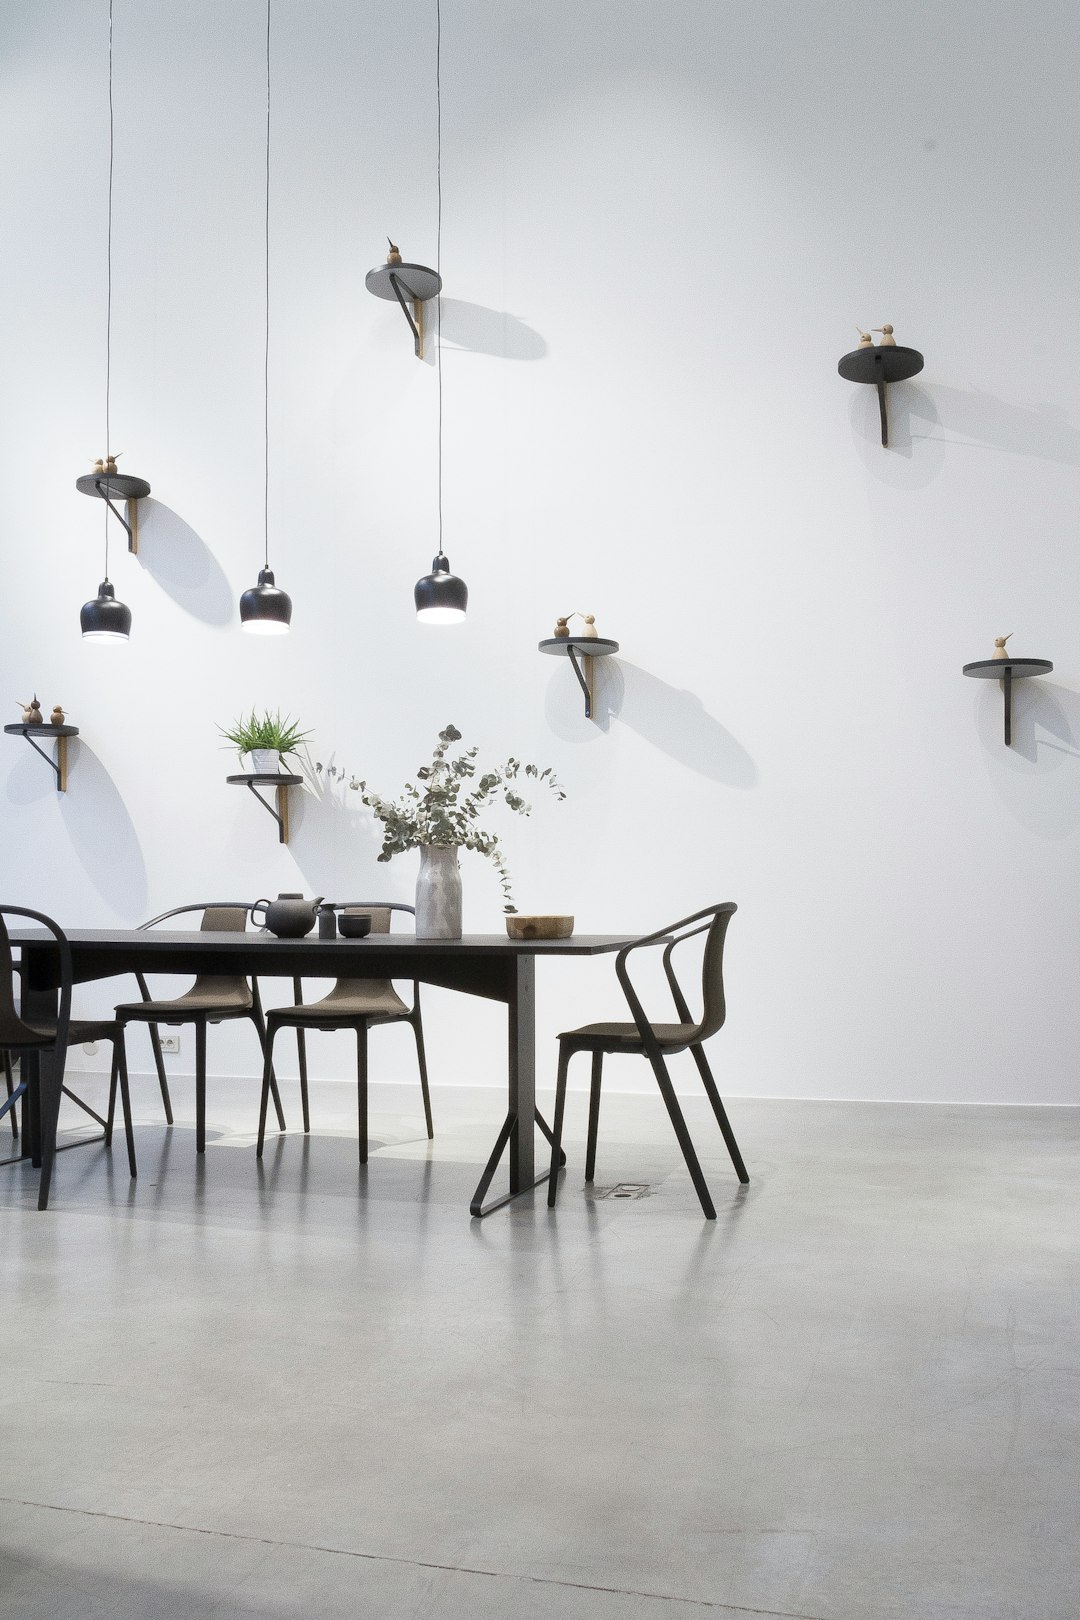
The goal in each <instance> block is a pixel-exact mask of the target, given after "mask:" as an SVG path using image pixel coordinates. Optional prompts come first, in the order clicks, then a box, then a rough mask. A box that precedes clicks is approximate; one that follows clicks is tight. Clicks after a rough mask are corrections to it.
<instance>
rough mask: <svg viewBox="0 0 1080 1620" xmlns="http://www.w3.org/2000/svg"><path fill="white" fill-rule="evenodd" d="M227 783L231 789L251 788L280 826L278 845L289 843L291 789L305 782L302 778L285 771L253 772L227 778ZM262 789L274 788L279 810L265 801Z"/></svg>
mask: <svg viewBox="0 0 1080 1620" xmlns="http://www.w3.org/2000/svg"><path fill="white" fill-rule="evenodd" d="M225 780H226V782H228V783H229V785H230V786H231V787H246V788H250V790H251V792H252V793H253V794H254V795H255V797H256V798H257V799H258V801H259V803H260V804H261V805H262V807H263V809H264V810H266V811H268V812H269V814H270V815H272V816H273V818H274V820H275V821H276V822H277V824H278V843H279V844H287V843H288V842H289V789H290V788H291V787H299V786H300V784H301V783H302V782H303V780H304V778H303V777H302V776H289V775H287V774H286V773H285V772H284V771H251V772H245V773H244V775H243V776H227V777H226V778H225ZM260 787H272V788H273V789H274V797H275V799H276V801H277V809H276V810H275V809H274V806H273V805H272V804H271V803H270V801H269V800H268V799H264V798H263V796H262V794H261V793H260V792H259V788H260Z"/></svg>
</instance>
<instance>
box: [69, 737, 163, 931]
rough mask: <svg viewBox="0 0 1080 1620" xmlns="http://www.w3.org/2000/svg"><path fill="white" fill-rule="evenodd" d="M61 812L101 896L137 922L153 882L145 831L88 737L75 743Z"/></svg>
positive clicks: (119, 911) (111, 905)
mask: <svg viewBox="0 0 1080 1620" xmlns="http://www.w3.org/2000/svg"><path fill="white" fill-rule="evenodd" d="M70 747H71V754H70V758H69V761H68V791H67V793H65V794H63V795H62V798H61V806H60V813H61V816H62V817H63V821H64V826H65V827H66V828H67V831H68V836H69V837H70V839H71V845H72V848H73V849H74V851H75V853H76V855H77V856H78V858H79V860H80V862H81V864H82V867H83V870H84V871H85V872H86V875H87V877H88V878H89V879H90V881H91V883H92V884H93V885H94V888H95V889H96V890H97V892H98V893H99V894H100V896H101V898H102V899H103V900H104V901H105V902H106V904H107V905H109V906H110V907H111V909H112V910H113V911H115V912H116V913H117V914H118V915H119V916H121V917H125V918H127V919H129V920H130V921H131V922H133V923H138V922H142V921H143V920H144V918H145V917H146V912H147V899H148V893H149V889H148V885H147V880H146V863H145V861H144V860H143V854H142V848H141V846H140V844H139V835H138V833H137V832H136V831H135V824H134V822H133V821H132V819H131V817H130V816H129V815H128V812H127V806H126V805H125V804H124V801H123V799H122V798H121V797H120V793H119V791H118V790H117V787H116V784H115V783H114V781H113V779H112V777H111V776H110V775H109V773H108V771H107V770H106V769H105V767H104V765H103V764H102V763H101V761H100V759H98V757H97V755H96V754H95V753H94V752H93V750H92V749H91V748H88V747H87V745H86V743H84V742H83V740H82V738H81V737H80V738H77V739H76V740H75V741H74V742H73V743H72V744H71V745H70Z"/></svg>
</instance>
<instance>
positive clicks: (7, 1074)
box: [4, 1052, 19, 1142]
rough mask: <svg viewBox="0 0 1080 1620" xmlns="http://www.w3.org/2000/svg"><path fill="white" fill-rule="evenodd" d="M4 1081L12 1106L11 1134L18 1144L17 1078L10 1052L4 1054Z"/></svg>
mask: <svg viewBox="0 0 1080 1620" xmlns="http://www.w3.org/2000/svg"><path fill="white" fill-rule="evenodd" d="M4 1080H5V1082H6V1084H7V1094H8V1102H9V1103H10V1105H11V1106H10V1107H9V1109H8V1111H7V1115H8V1119H9V1120H10V1121H11V1134H12V1136H13V1137H14V1138H15V1140H16V1142H17V1141H18V1140H19V1121H18V1120H17V1119H16V1117H15V1076H14V1075H13V1074H12V1072H11V1053H10V1052H5V1053H4Z"/></svg>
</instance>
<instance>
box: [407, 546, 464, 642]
mask: <svg viewBox="0 0 1080 1620" xmlns="http://www.w3.org/2000/svg"><path fill="white" fill-rule="evenodd" d="M413 600H414V601H415V603H416V617H417V618H418V619H423V621H424V622H425V624H457V623H459V622H460V621H461V620H462V619H463V618H464V617H465V610H466V608H467V607H468V605H469V587H468V586H467V585H466V583H465V581H464V580H463V579H458V577H457V575H456V574H452V573H451V572H450V563H449V560H448V559H447V558H446V557H445V556H444V555H443V554H442V552H440V553H439V555H438V556H437V557H435V558H434V559H433V560H432V564H431V573H430V574H425V575H424V577H423V579H418V580H417V582H416V587H415V589H414V591H413Z"/></svg>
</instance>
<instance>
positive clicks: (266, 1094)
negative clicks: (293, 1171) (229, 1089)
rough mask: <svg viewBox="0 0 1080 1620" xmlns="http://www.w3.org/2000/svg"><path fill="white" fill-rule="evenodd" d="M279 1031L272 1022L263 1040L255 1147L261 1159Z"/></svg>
mask: <svg viewBox="0 0 1080 1620" xmlns="http://www.w3.org/2000/svg"><path fill="white" fill-rule="evenodd" d="M277 1032H278V1026H277V1025H276V1024H272V1025H271V1026H270V1028H269V1029H268V1030H267V1032H266V1039H265V1041H264V1042H263V1050H264V1052H265V1056H264V1057H263V1082H262V1096H261V1097H260V1099H259V1140H258V1143H257V1145H256V1148H255V1157H256V1158H257V1159H261V1158H262V1156H263V1142H264V1140H265V1138H266V1107H267V1104H268V1103H269V1101H270V1079H271V1076H272V1074H273V1072H274V1038H275V1036H276V1035H277Z"/></svg>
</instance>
